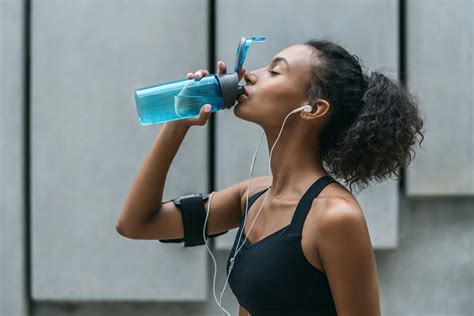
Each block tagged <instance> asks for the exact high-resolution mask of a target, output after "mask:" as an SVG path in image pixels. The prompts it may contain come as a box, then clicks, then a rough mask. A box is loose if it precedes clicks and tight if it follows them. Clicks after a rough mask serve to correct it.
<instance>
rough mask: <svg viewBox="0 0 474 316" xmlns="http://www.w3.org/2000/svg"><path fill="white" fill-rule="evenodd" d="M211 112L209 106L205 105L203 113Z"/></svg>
mask: <svg viewBox="0 0 474 316" xmlns="http://www.w3.org/2000/svg"><path fill="white" fill-rule="evenodd" d="M210 111H211V106H210V105H209V104H206V105H205V106H204V112H210Z"/></svg>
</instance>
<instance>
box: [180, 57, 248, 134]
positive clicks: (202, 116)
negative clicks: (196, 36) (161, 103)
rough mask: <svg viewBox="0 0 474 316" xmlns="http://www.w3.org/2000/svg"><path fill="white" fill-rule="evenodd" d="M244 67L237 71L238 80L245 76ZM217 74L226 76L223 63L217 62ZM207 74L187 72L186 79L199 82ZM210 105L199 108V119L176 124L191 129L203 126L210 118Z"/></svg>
mask: <svg viewBox="0 0 474 316" xmlns="http://www.w3.org/2000/svg"><path fill="white" fill-rule="evenodd" d="M245 71H246V69H245V67H242V69H241V70H240V71H239V74H238V77H239V80H241V79H242V78H243V76H244V74H245ZM217 73H218V74H226V73H227V69H226V65H225V64H224V62H223V61H218V62H217ZM208 74H209V71H208V70H205V69H199V70H197V71H196V72H195V73H192V72H188V73H187V74H186V77H187V78H188V79H196V80H199V79H201V78H202V77H203V76H206V75H208ZM206 109H208V110H209V112H206ZM211 113H212V112H211V105H210V104H204V105H203V106H201V109H200V110H199V117H198V118H187V119H182V120H177V121H176V123H178V124H183V125H184V126H186V127H191V126H195V125H198V126H203V125H205V124H206V122H207V120H208V119H209V118H210V117H211Z"/></svg>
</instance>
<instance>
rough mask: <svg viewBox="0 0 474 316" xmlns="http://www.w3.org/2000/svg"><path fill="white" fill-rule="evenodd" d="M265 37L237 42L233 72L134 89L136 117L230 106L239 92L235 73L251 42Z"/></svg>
mask: <svg viewBox="0 0 474 316" xmlns="http://www.w3.org/2000/svg"><path fill="white" fill-rule="evenodd" d="M265 39H266V37H262V36H252V37H247V38H246V37H242V38H241V40H240V43H239V45H238V46H237V54H236V56H235V67H234V71H235V72H234V73H232V74H209V75H206V76H203V77H201V78H200V79H192V78H191V79H184V80H176V81H170V82H166V83H162V84H157V85H153V86H148V87H144V88H140V89H137V90H135V103H136V106H137V112H138V118H139V120H140V123H141V124H142V125H149V124H158V123H163V122H167V121H174V120H180V119H185V118H188V117H198V116H199V110H200V108H201V107H202V106H203V105H204V104H211V106H212V108H211V112H216V111H219V110H223V109H230V108H231V107H233V106H234V105H235V101H236V100H237V98H238V97H239V95H240V94H242V92H243V91H242V90H243V89H242V86H239V85H238V83H239V78H238V73H239V71H240V70H241V69H242V66H243V64H244V62H245V57H246V56H247V51H248V49H249V47H250V45H251V44H252V42H264V41H265Z"/></svg>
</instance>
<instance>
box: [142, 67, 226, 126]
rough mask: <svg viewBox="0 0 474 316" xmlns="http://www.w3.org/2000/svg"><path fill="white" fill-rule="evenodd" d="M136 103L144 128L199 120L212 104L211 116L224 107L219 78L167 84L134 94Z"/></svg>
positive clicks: (210, 77) (149, 87) (150, 87)
mask: <svg viewBox="0 0 474 316" xmlns="http://www.w3.org/2000/svg"><path fill="white" fill-rule="evenodd" d="M135 103H136V106H137V112H138V117H139V120H140V123H141V124H142V125H149V124H158V123H163V122H168V121H175V120H180V119H185V118H189V117H198V116H199V110H200V108H201V107H202V106H203V105H204V104H211V106H212V108H211V112H216V111H218V110H221V109H222V108H223V105H224V100H223V98H222V92H221V88H220V85H219V82H218V80H217V77H216V75H214V74H212V75H207V76H204V77H202V78H200V79H199V80H196V79H184V80H176V81H170V82H165V83H161V84H157V85H153V86H148V87H144V88H140V89H137V90H135Z"/></svg>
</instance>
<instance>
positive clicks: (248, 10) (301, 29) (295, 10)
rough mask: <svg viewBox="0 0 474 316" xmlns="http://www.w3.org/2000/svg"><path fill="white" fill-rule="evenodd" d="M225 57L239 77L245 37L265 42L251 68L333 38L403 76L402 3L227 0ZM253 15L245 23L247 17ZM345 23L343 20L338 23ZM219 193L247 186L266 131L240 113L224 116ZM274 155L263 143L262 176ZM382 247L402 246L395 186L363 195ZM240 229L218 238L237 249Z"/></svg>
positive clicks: (222, 7)
mask: <svg viewBox="0 0 474 316" xmlns="http://www.w3.org/2000/svg"><path fill="white" fill-rule="evenodd" d="M217 12H218V14H217V25H218V28H217V45H218V46H217V56H218V57H217V58H218V59H222V60H224V62H225V63H226V65H227V66H228V70H229V71H231V70H233V67H234V64H233V63H234V56H235V50H236V46H237V43H238V40H239V39H240V37H241V36H251V35H265V36H267V37H268V38H267V41H266V42H264V43H255V44H253V46H252V48H250V51H249V54H248V57H247V61H246V67H247V69H250V70H251V69H254V68H258V67H262V66H264V65H266V64H267V63H268V62H269V60H270V59H271V58H272V57H273V56H274V55H276V54H277V53H278V52H279V51H281V50H283V49H284V48H286V47H288V46H290V45H293V44H297V43H303V42H305V41H306V40H308V39H310V38H325V37H327V38H330V39H332V40H335V41H337V42H339V43H340V44H341V45H342V46H344V47H345V48H347V49H348V50H349V51H350V52H352V53H353V54H356V55H358V56H359V57H361V58H362V60H363V61H364V64H365V66H366V67H368V69H369V70H375V69H381V70H383V71H384V72H386V73H388V74H390V75H392V76H394V77H396V76H397V73H398V50H399V45H398V1H395V0H385V1H379V0H377V1H376V0H372V1H349V0H346V1H328V0H326V1H323V0H319V1H302V0H298V1H231V0H227V1H220V2H219V3H218V10H217ZM243 16H245V23H242V17H243ZM335 17H337V18H335ZM217 115H218V122H217V123H218V124H217V135H218V137H217V157H218V159H217V189H223V188H225V187H227V186H229V185H232V184H233V183H236V182H238V181H241V180H244V179H247V178H248V176H249V169H250V165H251V161H252V156H253V153H254V150H255V147H256V145H257V143H258V141H259V139H260V133H261V128H260V127H259V126H257V125H256V124H251V123H249V122H247V121H242V120H238V119H237V118H236V117H235V116H234V114H233V109H230V110H226V111H221V112H219V113H217ZM268 156H269V149H268V148H267V145H266V140H264V141H263V142H262V145H261V148H260V150H259V156H258V158H257V160H258V161H257V163H256V165H255V172H254V176H261V175H268ZM357 198H358V199H359V201H360V202H361V205H362V207H363V209H364V212H365V214H366V219H367V222H368V225H369V230H370V234H371V238H372V244H373V246H374V247H375V248H393V247H396V245H397V223H398V222H397V213H398V203H397V198H398V183H397V181H387V182H385V183H382V184H374V185H373V187H371V188H370V189H367V190H366V191H363V192H361V193H360V194H358V196H357ZM236 232H237V229H233V230H232V231H230V232H229V233H228V234H226V235H223V236H222V237H221V238H218V239H217V244H216V245H217V247H218V248H219V249H230V248H231V246H232V243H233V240H234V239H235V235H236Z"/></svg>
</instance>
